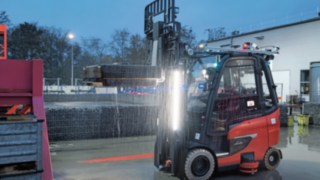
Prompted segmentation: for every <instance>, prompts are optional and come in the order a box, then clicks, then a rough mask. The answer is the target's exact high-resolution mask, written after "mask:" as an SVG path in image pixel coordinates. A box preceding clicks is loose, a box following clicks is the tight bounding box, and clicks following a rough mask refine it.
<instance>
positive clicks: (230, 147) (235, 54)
mask: <svg viewBox="0 0 320 180" xmlns="http://www.w3.org/2000/svg"><path fill="white" fill-rule="evenodd" d="M177 14H178V8H177V7H176V6H175V1H174V0H155V1H154V2H152V3H150V4H148V5H147V6H146V7H145V16H144V22H145V24H144V32H145V34H146V38H147V40H148V41H149V45H150V57H151V66H129V65H126V66H121V65H98V66H90V67H86V68H85V69H84V80H85V81H87V82H88V83H91V84H92V83H94V82H102V83H103V85H105V86H108V85H111V84H112V85H121V86H124V85H126V84H128V83H130V82H131V83H133V84H136V83H140V84H144V83H143V82H142V81H143V79H145V81H146V82H147V83H148V84H149V85H150V84H154V85H156V86H157V88H158V90H159V92H158V96H159V98H158V99H159V101H160V102H159V104H160V106H159V110H158V115H157V132H156V142H155V156H154V165H155V166H156V167H157V168H159V169H160V170H162V171H166V172H169V173H171V174H172V175H174V176H177V177H179V178H181V179H184V178H187V179H209V178H211V177H213V176H214V174H215V173H216V172H218V171H219V170H223V169H229V168H232V167H235V168H239V169H240V171H241V172H243V173H249V174H254V173H256V172H257V171H258V168H259V167H264V168H266V169H267V170H274V169H275V168H277V166H278V165H279V162H280V160H281V159H282V153H281V151H280V150H279V149H277V148H275V145H277V144H278V143H279V135H280V121H279V115H280V111H279V107H278V99H277V94H276V86H275V84H274V82H273V79H272V74H271V71H270V68H269V63H270V61H271V60H272V59H274V54H277V53H278V50H279V48H277V47H265V48H258V47H257V46H256V45H255V44H253V43H244V44H243V45H242V46H241V47H240V48H238V49H237V48H229V49H226V48H222V49H216V48H210V47H207V46H206V45H205V44H200V45H199V46H198V47H196V48H193V49H191V48H189V47H188V46H187V44H186V43H184V41H183V37H182V35H181V24H180V23H179V22H178V21H176V18H177ZM162 17H163V18H162ZM159 19H160V20H159ZM239 46H240V45H239ZM114 69H118V70H117V72H114V71H113V70H114ZM119 72H121V73H119ZM137 80H139V82H137ZM152 82H153V83H152Z"/></svg>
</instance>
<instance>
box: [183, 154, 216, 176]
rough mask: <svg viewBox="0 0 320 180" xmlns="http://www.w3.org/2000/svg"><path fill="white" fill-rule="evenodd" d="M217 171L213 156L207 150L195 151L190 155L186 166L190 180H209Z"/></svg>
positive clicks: (186, 172) (186, 173) (185, 169)
mask: <svg viewBox="0 0 320 180" xmlns="http://www.w3.org/2000/svg"><path fill="white" fill-rule="evenodd" d="M214 170H215V160H214V157H213V155H212V154H211V153H210V152H209V151H208V150H206V149H195V150H192V151H190V152H189V153H188V155H187V158H186V162H185V165H184V171H185V175H186V177H187V178H188V179H189V180H207V179H209V178H210V177H211V176H212V174H213V172H214Z"/></svg>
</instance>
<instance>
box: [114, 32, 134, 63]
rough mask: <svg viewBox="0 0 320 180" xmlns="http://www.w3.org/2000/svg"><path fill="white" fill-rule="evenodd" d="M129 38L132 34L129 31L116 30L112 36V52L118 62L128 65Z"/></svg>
mask: <svg viewBox="0 0 320 180" xmlns="http://www.w3.org/2000/svg"><path fill="white" fill-rule="evenodd" d="M129 37H130V33H129V31H128V30H127V29H122V30H116V31H115V33H114V34H113V35H112V40H111V42H110V50H111V53H112V55H113V57H114V59H115V61H116V62H121V63H128V59H127V55H128V54H127V52H128V51H127V50H128V48H129Z"/></svg>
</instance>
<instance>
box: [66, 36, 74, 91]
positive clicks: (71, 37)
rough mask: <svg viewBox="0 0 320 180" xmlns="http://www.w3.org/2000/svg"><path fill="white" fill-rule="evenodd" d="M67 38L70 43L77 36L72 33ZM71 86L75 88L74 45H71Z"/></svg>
mask: <svg viewBox="0 0 320 180" xmlns="http://www.w3.org/2000/svg"><path fill="white" fill-rule="evenodd" d="M67 37H68V39H69V40H70V41H72V40H73V39H74V38H75V36H74V34H73V33H72V32H69V33H68V34H67ZM71 86H73V43H71Z"/></svg>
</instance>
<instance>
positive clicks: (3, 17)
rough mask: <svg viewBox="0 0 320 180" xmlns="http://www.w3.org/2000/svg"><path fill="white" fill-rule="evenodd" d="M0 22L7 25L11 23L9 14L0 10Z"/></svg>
mask: <svg viewBox="0 0 320 180" xmlns="http://www.w3.org/2000/svg"><path fill="white" fill-rule="evenodd" d="M0 24H6V25H8V26H9V25H11V21H10V19H9V16H8V15H7V13H6V12H5V11H0Z"/></svg>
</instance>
